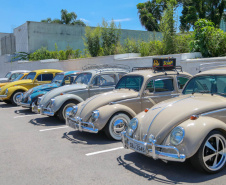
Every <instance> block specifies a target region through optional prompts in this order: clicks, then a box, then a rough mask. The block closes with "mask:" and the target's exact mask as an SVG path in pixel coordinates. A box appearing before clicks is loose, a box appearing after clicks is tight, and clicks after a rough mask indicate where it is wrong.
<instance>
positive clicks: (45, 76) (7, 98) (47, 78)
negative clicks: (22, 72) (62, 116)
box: [0, 69, 62, 105]
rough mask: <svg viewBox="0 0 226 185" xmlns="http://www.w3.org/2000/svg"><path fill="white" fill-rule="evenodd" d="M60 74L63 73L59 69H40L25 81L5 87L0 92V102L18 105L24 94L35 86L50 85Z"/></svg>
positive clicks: (29, 75) (30, 74)
mask: <svg viewBox="0 0 226 185" xmlns="http://www.w3.org/2000/svg"><path fill="white" fill-rule="evenodd" d="M60 72H62V71H61V70H57V69H40V70H35V71H32V72H30V73H29V74H28V75H27V77H26V79H25V80H19V81H16V82H11V83H8V84H7V85H5V86H3V87H2V89H1V91H0V100H2V101H4V102H5V103H12V104H13V105H17V101H18V98H19V97H20V95H21V94H22V93H24V92H26V91H27V90H29V89H31V88H33V87H35V86H38V85H41V84H46V83H50V82H51V81H52V79H53V77H54V76H55V75H56V74H57V73H60Z"/></svg>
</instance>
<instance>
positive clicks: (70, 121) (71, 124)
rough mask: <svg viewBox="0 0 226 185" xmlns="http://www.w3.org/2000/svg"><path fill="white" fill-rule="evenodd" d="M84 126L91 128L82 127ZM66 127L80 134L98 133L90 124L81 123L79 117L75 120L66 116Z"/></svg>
mask: <svg viewBox="0 0 226 185" xmlns="http://www.w3.org/2000/svg"><path fill="white" fill-rule="evenodd" d="M83 124H85V125H89V126H91V127H87V126H84V125H83ZM66 125H68V126H69V127H71V128H74V129H77V130H79V131H80V132H83V131H85V132H90V133H98V131H99V130H98V129H96V128H95V126H94V124H93V123H91V122H84V121H82V118H80V117H76V118H72V117H68V115H67V116H66Z"/></svg>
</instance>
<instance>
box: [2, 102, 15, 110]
mask: <svg viewBox="0 0 226 185" xmlns="http://www.w3.org/2000/svg"><path fill="white" fill-rule="evenodd" d="M0 103H1V104H0V108H3V109H4V108H10V107H17V106H15V105H12V104H6V103H4V102H0ZM18 108H19V107H18Z"/></svg>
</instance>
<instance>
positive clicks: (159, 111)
mask: <svg viewBox="0 0 226 185" xmlns="http://www.w3.org/2000/svg"><path fill="white" fill-rule="evenodd" d="M191 97H192V96H189V97H186V98H183V99H180V100H177V101H174V102H173V103H170V104H169V105H167V106H166V107H164V108H163V109H161V110H160V111H159V112H158V113H157V114H156V115H155V117H154V118H153V120H152V121H151V123H150V125H149V127H148V131H147V134H148V133H149V130H150V128H151V125H152V123H153V122H154V120H155V118H156V117H157V116H158V115H159V114H160V113H161V112H162V111H163V110H165V109H166V108H167V107H169V106H171V105H173V104H175V103H178V102H180V101H182V100H185V99H188V98H191Z"/></svg>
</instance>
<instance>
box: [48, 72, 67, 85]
mask: <svg viewBox="0 0 226 185" xmlns="http://www.w3.org/2000/svg"><path fill="white" fill-rule="evenodd" d="M63 79H64V75H63V74H58V75H56V76H55V77H54V79H53V80H52V82H51V83H56V84H61V82H62V81H63Z"/></svg>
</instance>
